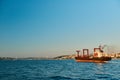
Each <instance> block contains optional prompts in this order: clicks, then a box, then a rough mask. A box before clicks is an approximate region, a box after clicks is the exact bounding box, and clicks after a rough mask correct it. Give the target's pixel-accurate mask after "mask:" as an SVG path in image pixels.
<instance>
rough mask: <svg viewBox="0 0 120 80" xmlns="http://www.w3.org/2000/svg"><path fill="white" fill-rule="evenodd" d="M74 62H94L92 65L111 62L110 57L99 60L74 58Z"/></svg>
mask: <svg viewBox="0 0 120 80" xmlns="http://www.w3.org/2000/svg"><path fill="white" fill-rule="evenodd" d="M75 60H76V62H94V63H105V62H107V61H110V60H111V57H101V58H81V57H76V58H75Z"/></svg>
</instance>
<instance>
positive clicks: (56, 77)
mask: <svg viewBox="0 0 120 80" xmlns="http://www.w3.org/2000/svg"><path fill="white" fill-rule="evenodd" d="M49 78H50V79H55V80H60V79H61V80H62V79H65V80H66V79H67V80H72V78H70V77H63V76H52V77H49Z"/></svg>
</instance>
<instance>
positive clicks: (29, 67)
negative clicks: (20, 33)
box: [0, 59, 120, 80]
mask: <svg viewBox="0 0 120 80" xmlns="http://www.w3.org/2000/svg"><path fill="white" fill-rule="evenodd" d="M0 80H120V60H119V59H115V60H111V61H109V62H107V63H79V62H76V61H75V60H1V61H0Z"/></svg>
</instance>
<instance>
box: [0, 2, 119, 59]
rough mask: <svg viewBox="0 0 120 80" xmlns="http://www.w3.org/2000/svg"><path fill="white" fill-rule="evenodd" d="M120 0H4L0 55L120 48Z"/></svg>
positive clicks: (0, 15)
mask: <svg viewBox="0 0 120 80" xmlns="http://www.w3.org/2000/svg"><path fill="white" fill-rule="evenodd" d="M119 34H120V1H119V0H1V1H0V57H1V56H5V57H7V56H11V57H32V56H33V57H36V56H40V57H46V56H48V57H53V56H56V55H64V54H74V53H75V50H77V49H83V48H89V49H91V51H92V49H93V48H94V47H98V46H99V44H101V45H104V44H105V45H110V46H114V47H115V48H116V49H117V51H120V44H119V41H120V36H119Z"/></svg>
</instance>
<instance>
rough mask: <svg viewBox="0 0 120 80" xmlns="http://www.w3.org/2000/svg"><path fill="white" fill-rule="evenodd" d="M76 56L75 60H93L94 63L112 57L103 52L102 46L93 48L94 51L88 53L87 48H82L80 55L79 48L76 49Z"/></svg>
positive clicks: (105, 60) (102, 61) (108, 59)
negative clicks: (90, 53)
mask: <svg viewBox="0 0 120 80" xmlns="http://www.w3.org/2000/svg"><path fill="white" fill-rule="evenodd" d="M76 52H77V56H76V57H75V60H76V61H77V62H95V63H104V62H107V61H110V60H111V59H112V58H111V57H109V56H108V55H107V54H106V53H104V51H103V48H102V47H101V46H99V48H94V53H93V54H92V55H89V49H83V53H82V54H81V55H80V54H79V53H80V50H77V51H76Z"/></svg>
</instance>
